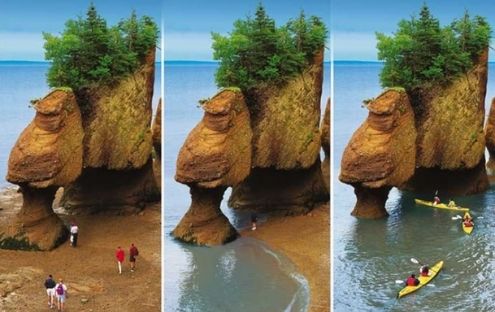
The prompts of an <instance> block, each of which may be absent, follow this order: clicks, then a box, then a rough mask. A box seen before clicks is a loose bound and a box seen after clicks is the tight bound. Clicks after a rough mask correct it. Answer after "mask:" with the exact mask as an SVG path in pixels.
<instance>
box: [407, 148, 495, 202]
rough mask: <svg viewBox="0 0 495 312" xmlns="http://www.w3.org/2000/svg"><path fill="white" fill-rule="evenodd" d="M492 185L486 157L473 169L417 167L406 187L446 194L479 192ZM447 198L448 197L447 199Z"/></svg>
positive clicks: (442, 196)
mask: <svg viewBox="0 0 495 312" xmlns="http://www.w3.org/2000/svg"><path fill="white" fill-rule="evenodd" d="M489 187H490V183H489V181H488V176H487V172H486V167H485V157H483V158H482V159H481V161H480V162H479V164H478V165H477V166H476V167H474V168H472V169H465V170H456V171H450V170H441V169H439V168H417V169H416V171H415V173H414V176H413V177H412V178H411V179H410V180H409V181H408V182H407V184H406V186H405V189H407V190H411V191H414V192H416V193H424V194H432V197H433V194H435V192H436V191H437V190H438V193H439V195H440V197H441V198H445V196H466V195H472V194H479V193H482V192H484V191H486V190H487V189H488V188H489ZM445 200H446V199H445Z"/></svg>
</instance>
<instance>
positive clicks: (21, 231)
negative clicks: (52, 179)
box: [0, 186, 68, 250]
mask: <svg viewBox="0 0 495 312" xmlns="http://www.w3.org/2000/svg"><path fill="white" fill-rule="evenodd" d="M56 190H57V188H56V187H49V188H45V189H36V188H31V187H28V186H22V187H21V191H22V196H23V204H22V208H21V210H20V211H19V213H18V214H17V215H16V216H15V220H12V222H11V223H10V225H9V226H8V227H7V228H6V229H4V230H3V231H2V233H1V234H0V248H2V249H14V250H51V249H53V248H55V247H57V246H58V245H60V244H62V243H63V242H64V241H65V240H66V239H67V237H68V229H67V227H66V226H65V225H64V223H63V222H62V220H61V219H60V218H59V217H58V216H57V215H56V214H55V213H54V212H53V209H52V203H53V199H54V197H55V192H56Z"/></svg>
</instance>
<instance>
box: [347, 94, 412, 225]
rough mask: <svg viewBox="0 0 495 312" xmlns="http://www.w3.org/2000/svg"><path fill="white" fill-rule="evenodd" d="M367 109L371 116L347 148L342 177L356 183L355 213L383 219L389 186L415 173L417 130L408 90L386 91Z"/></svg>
mask: <svg viewBox="0 0 495 312" xmlns="http://www.w3.org/2000/svg"><path fill="white" fill-rule="evenodd" d="M367 108H368V110H369V114H368V118H367V119H366V120H365V121H364V123H363V124H362V125H361V126H360V127H359V129H357V130H356V132H355V133H354V134H353V136H352V138H351V140H350V141H349V143H348V145H347V147H346V148H345V150H344V154H343V156H342V162H341V172H340V177H339V179H340V180H341V181H342V182H344V183H347V184H351V185H352V186H354V191H355V193H356V196H357V203H356V206H355V207H354V210H353V212H352V214H353V215H355V216H358V217H365V218H380V217H383V216H386V215H387V211H386V210H385V201H386V199H387V197H388V192H389V190H390V188H392V187H393V186H402V185H403V184H404V183H406V182H407V181H408V180H409V178H411V177H412V175H413V174H414V170H415V165H416V145H415V144H416V136H417V133H416V128H415V125H414V112H413V109H412V107H411V104H410V101H409V97H408V95H407V94H406V92H405V91H402V90H387V91H385V92H383V93H382V94H381V95H380V96H378V97H377V98H376V99H375V100H373V101H371V102H370V103H369V104H368V105H367Z"/></svg>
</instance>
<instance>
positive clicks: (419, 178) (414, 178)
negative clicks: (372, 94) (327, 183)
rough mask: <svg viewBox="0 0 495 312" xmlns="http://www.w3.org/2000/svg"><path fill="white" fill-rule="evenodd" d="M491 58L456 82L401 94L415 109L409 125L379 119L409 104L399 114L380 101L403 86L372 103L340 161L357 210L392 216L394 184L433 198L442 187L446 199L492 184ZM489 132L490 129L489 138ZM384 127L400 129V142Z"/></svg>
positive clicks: (482, 59)
mask: <svg viewBox="0 0 495 312" xmlns="http://www.w3.org/2000/svg"><path fill="white" fill-rule="evenodd" d="M487 61H488V51H484V52H483V53H482V54H481V55H480V56H479V59H478V60H477V62H475V65H474V66H473V68H472V69H470V70H469V71H468V72H467V73H466V74H464V75H461V76H459V77H457V78H455V79H454V80H453V81H452V82H449V83H446V84H442V85H436V86H429V87H428V88H418V89H415V90H411V91H408V95H407V96H406V95H405V93H404V92H401V94H402V95H401V96H402V97H408V98H409V100H408V101H407V102H409V101H410V103H411V107H412V110H413V112H414V114H412V113H411V114H409V113H408V117H407V120H408V121H407V122H405V123H404V121H400V120H401V119H396V118H395V117H387V120H382V121H380V122H377V120H379V118H378V117H377V116H376V115H377V113H376V111H377V109H378V111H381V112H382V113H380V114H378V115H381V116H382V118H383V116H388V115H390V116H394V115H397V114H398V115H399V116H400V114H401V113H402V110H403V109H400V110H399V112H396V111H395V112H394V109H395V110H397V108H393V106H390V108H387V106H386V105H385V106H384V105H382V104H380V103H381V102H383V103H384V104H385V102H386V101H384V100H383V97H384V96H387V97H390V96H394V97H398V94H399V93H397V91H394V90H390V91H387V92H385V93H383V94H382V95H381V96H380V97H379V98H378V99H376V100H374V101H372V102H371V104H369V105H368V108H369V109H370V115H369V116H368V119H367V120H366V121H365V122H364V123H363V125H362V126H361V127H360V128H359V129H358V130H357V131H356V132H355V133H354V135H353V137H352V139H351V141H350V142H349V144H348V146H347V147H346V149H345V151H344V155H343V158H342V164H341V175H340V180H341V181H342V182H344V183H348V184H351V185H353V186H354V189H355V193H356V196H357V198H358V200H357V204H356V206H355V208H354V210H353V215H356V216H360V217H367V218H377V217H382V216H385V215H386V211H385V208H384V207H385V201H386V199H387V197H388V191H389V190H390V188H391V187H393V186H396V187H400V188H404V189H409V190H412V191H415V192H419V193H429V194H431V196H433V194H434V193H435V191H436V190H438V191H439V194H440V196H443V197H445V196H448V195H467V194H473V193H478V192H482V191H484V190H486V189H487V187H488V178H487V174H486V168H485V158H484V147H485V135H484V132H483V121H484V114H485V109H484V100H485V94H486V82H487ZM377 103H378V104H380V105H378V106H377ZM407 107H409V104H408V105H407ZM387 111H388V112H391V113H385V112H387ZM405 111H406V112H409V108H408V109H406V110H405ZM384 113H385V115H383V114H384ZM411 118H414V120H413V121H410V119H411ZM373 119H376V120H375V121H373ZM372 124H374V126H373V125H372ZM489 124H490V122H489ZM390 129H393V131H392V132H391V131H390ZM490 131H492V129H490V127H489V126H488V127H487V137H488V136H490V135H489V133H490ZM384 132H385V133H398V135H396V138H397V139H395V140H393V139H391V138H390V139H389V138H388V137H389V136H390V134H387V135H385V136H384ZM414 138H415V139H414ZM487 140H488V139H487ZM411 142H415V143H414V144H412V143H411ZM488 145H489V144H488Z"/></svg>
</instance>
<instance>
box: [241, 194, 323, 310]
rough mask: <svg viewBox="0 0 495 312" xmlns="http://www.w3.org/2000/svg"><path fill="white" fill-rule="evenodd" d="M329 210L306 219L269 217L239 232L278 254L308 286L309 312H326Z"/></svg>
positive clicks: (311, 214)
mask: <svg viewBox="0 0 495 312" xmlns="http://www.w3.org/2000/svg"><path fill="white" fill-rule="evenodd" d="M329 217H330V208H329V204H328V203H327V204H323V205H321V206H319V207H317V208H315V209H314V210H313V211H311V212H310V213H308V214H307V215H301V216H294V217H291V216H283V217H278V216H276V217H271V218H269V219H268V220H267V221H266V222H263V223H258V227H257V230H256V231H251V229H245V230H242V231H241V235H242V236H244V237H253V238H256V239H259V240H261V241H263V242H264V243H266V244H267V245H268V246H270V247H271V248H273V249H274V250H276V251H277V252H281V253H282V254H284V256H286V257H287V258H288V259H290V260H291V262H292V263H293V264H294V265H295V266H296V268H297V270H298V272H299V273H300V274H302V275H303V276H304V277H305V278H306V280H307V281H308V283H309V288H310V298H309V308H308V311H309V312H324V311H329V309H330V284H329V283H330V228H329Z"/></svg>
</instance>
